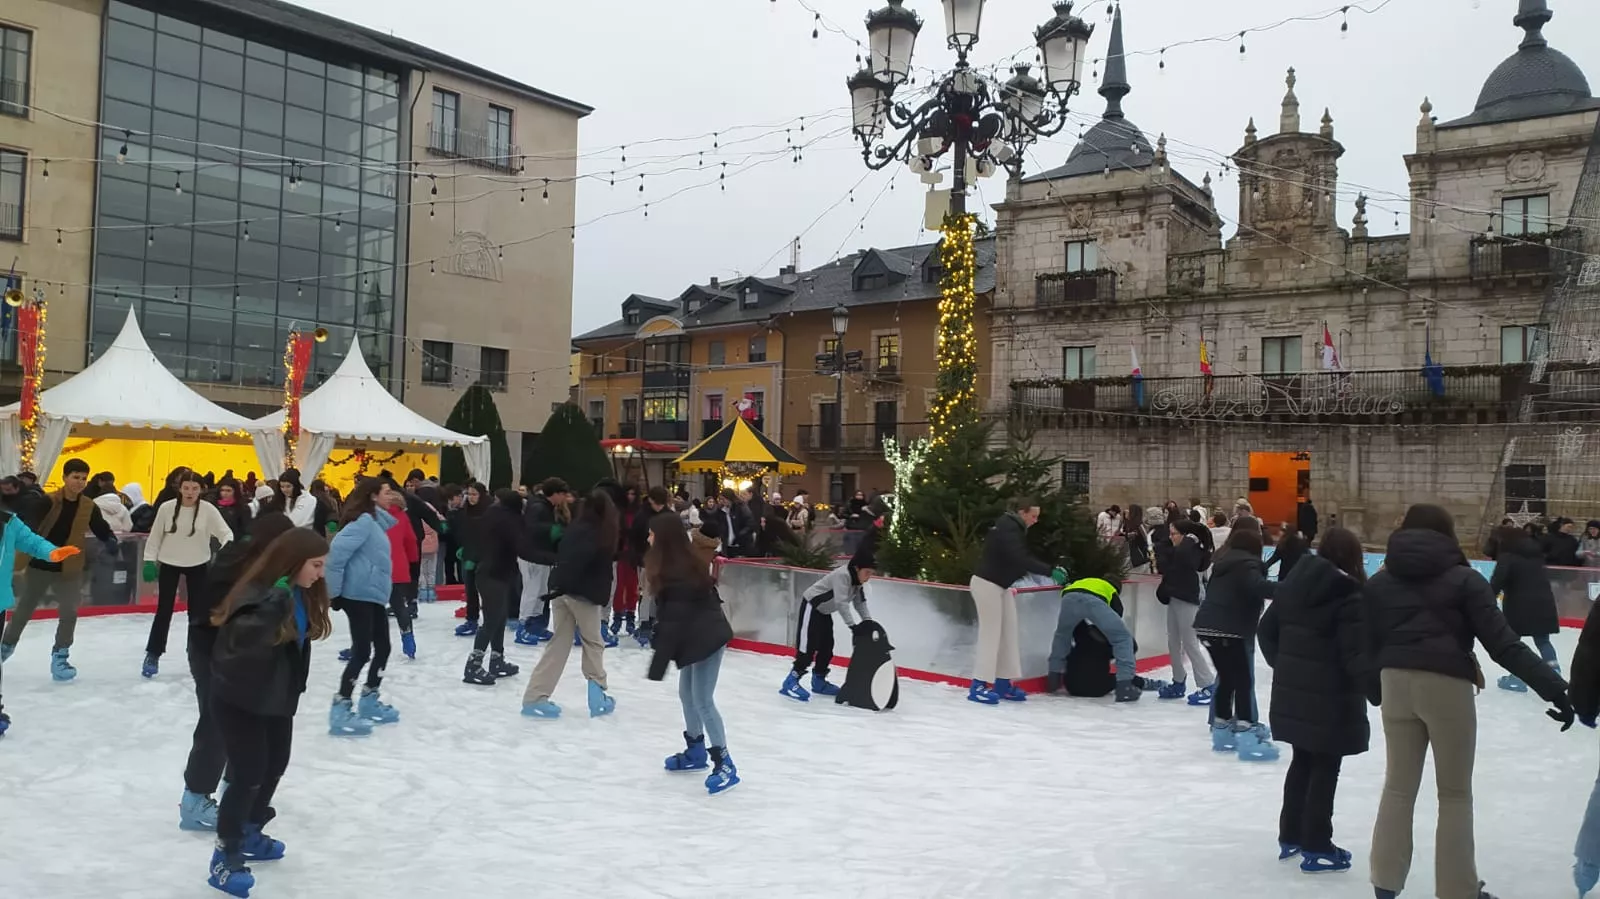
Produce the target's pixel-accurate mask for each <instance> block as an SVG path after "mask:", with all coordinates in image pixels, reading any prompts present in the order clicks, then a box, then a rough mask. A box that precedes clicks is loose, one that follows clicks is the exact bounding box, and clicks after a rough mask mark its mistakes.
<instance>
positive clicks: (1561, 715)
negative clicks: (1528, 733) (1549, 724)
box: [1545, 693, 1577, 733]
mask: <svg viewBox="0 0 1600 899" xmlns="http://www.w3.org/2000/svg"><path fill="white" fill-rule="evenodd" d="M1550 704H1551V705H1553V706H1555V708H1553V709H1551V710H1549V711H1548V712H1545V714H1546V715H1548V716H1550V720H1552V721H1556V722H1559V723H1560V725H1561V732H1562V733H1566V732H1567V731H1569V730H1571V729H1572V721H1573V719H1574V718H1576V717H1577V715H1576V713H1575V712H1574V711H1573V710H1572V699H1571V698H1570V697H1568V696H1567V694H1566V693H1562V694H1561V695H1560V696H1557V697H1556V698H1555V699H1552V700H1550Z"/></svg>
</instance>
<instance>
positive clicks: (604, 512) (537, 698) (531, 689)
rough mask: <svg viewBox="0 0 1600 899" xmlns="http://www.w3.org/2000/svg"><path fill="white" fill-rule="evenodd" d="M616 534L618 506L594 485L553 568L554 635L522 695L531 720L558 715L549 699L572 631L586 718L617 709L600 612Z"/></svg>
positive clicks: (607, 596) (606, 595)
mask: <svg viewBox="0 0 1600 899" xmlns="http://www.w3.org/2000/svg"><path fill="white" fill-rule="evenodd" d="M617 530H618V524H617V507H616V505H615V504H614V503H612V501H611V494H610V493H609V492H607V491H606V490H605V489H604V488H603V487H596V488H595V489H594V490H593V491H591V492H590V494H589V496H588V498H587V499H585V500H584V501H583V508H582V509H580V510H579V511H578V515H577V517H576V519H575V520H574V521H573V522H572V526H571V527H569V528H567V530H566V532H565V533H564V534H562V537H561V545H560V546H559V547H557V549H556V564H555V568H554V569H553V570H552V571H551V572H550V595H551V596H552V599H551V600H550V630H551V631H552V632H553V633H554V634H555V636H553V637H551V638H550V643H549V645H547V646H546V647H545V648H544V654H543V655H541V656H540V657H539V662H538V664H536V665H534V666H533V673H532V674H531V675H529V676H528V689H527V691H526V692H524V693H523V695H522V714H524V715H527V716H528V717H530V718H558V717H560V715H561V707H560V706H558V705H556V704H555V703H553V702H551V701H550V696H551V694H553V693H554V692H555V690H556V685H557V684H558V683H560V682H561V672H562V669H564V668H565V667H566V665H567V657H568V656H570V655H572V639H573V634H574V633H576V634H577V636H578V638H579V640H580V642H581V644H582V646H583V676H584V678H585V679H586V680H588V682H589V716H590V717H591V718H596V717H599V716H601V715H609V714H610V713H611V712H612V711H613V710H614V709H616V707H617V703H616V700H614V699H612V698H611V697H610V696H609V695H607V693H606V668H605V642H604V641H603V640H602V639H601V634H600V625H601V622H602V621H603V619H602V618H601V612H602V611H603V610H604V609H605V606H606V603H607V602H608V601H610V599H611V572H612V566H613V563H614V560H615V558H616V553H617V539H618V535H617Z"/></svg>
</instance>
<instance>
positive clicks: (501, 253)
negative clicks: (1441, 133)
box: [495, 244, 506, 259]
mask: <svg viewBox="0 0 1600 899" xmlns="http://www.w3.org/2000/svg"><path fill="white" fill-rule="evenodd" d="M495 255H496V256H498V257H499V258H501V259H504V258H506V246H505V244H501V245H500V248H499V249H498V250H496V251H495Z"/></svg>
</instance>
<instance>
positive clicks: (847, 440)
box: [798, 421, 928, 456]
mask: <svg viewBox="0 0 1600 899" xmlns="http://www.w3.org/2000/svg"><path fill="white" fill-rule="evenodd" d="M926 436H928V423H927V422H925V421H915V422H908V421H900V422H893V423H883V424H880V423H877V422H868V423H866V424H845V425H821V424H813V425H801V426H800V430H799V434H798V437H799V441H798V442H799V449H800V450H801V451H803V452H812V453H831V452H835V451H838V452H843V453H845V454H847V455H863V454H865V455H871V456H882V455H883V441H885V440H887V439H891V438H892V439H894V440H895V441H896V442H897V443H899V444H900V445H902V446H903V445H905V444H906V443H907V442H908V441H911V440H915V439H916V438H918V437H926Z"/></svg>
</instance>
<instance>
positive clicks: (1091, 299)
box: [1035, 269, 1117, 306]
mask: <svg viewBox="0 0 1600 899" xmlns="http://www.w3.org/2000/svg"><path fill="white" fill-rule="evenodd" d="M1035 286H1036V289H1037V298H1036V300H1035V302H1036V303H1037V304H1038V305H1040V306H1072V305H1076V304H1078V303H1109V302H1111V301H1112V300H1115V299H1116V298H1117V273H1116V272H1114V271H1111V270H1109V269H1096V270H1094V271H1086V272H1048V273H1046V274H1043V275H1040V276H1038V278H1036V279H1035Z"/></svg>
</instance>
